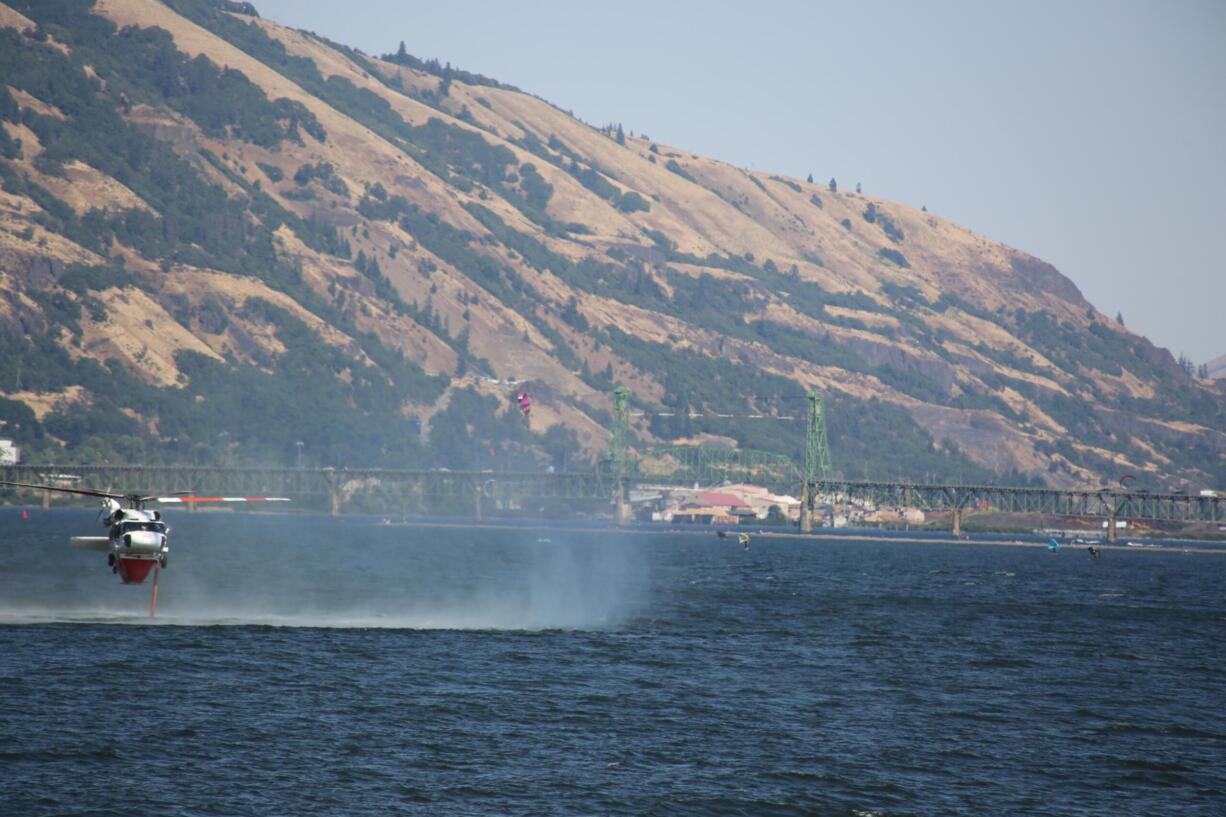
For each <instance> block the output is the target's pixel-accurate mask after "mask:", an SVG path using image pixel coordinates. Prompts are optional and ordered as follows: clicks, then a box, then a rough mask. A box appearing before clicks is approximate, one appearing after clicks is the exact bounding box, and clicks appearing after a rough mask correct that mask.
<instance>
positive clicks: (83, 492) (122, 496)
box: [0, 480, 128, 499]
mask: <svg viewBox="0 0 1226 817" xmlns="http://www.w3.org/2000/svg"><path fill="white" fill-rule="evenodd" d="M0 485H12V486H14V487H17V488H35V489H38V490H43V491H56V492H58V493H61V494H80V495H81V496H100V497H103V498H105V499H127V498H128V497H127V495H126V494H112V493H108V492H107V491H95V490H93V489H92V488H59V487H57V486H55V485H34V484H32V483H29V482H7V481H5V480H0Z"/></svg>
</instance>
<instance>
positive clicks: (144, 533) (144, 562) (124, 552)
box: [0, 480, 290, 616]
mask: <svg viewBox="0 0 1226 817" xmlns="http://www.w3.org/2000/svg"><path fill="white" fill-rule="evenodd" d="M0 485H9V486H13V487H16V488H33V489H36V490H43V491H55V492H57V493H61V494H77V495H79V496H92V497H96V498H99V499H101V500H102V510H100V511H99V512H98V521H99V522H100V523H101V525H102V527H104V528H106V529H107V535H106V536H73V537H72V538H71V540H70V542H71V544H72V546H73V547H74V548H77V549H78V550H96V551H100V552H102V553H105V554H106V562H107V564H108V565H109V566H110V568H111V572H112V573H114V574H116V575H118V576H119V579H120V581H122V582H123V583H124V584H143V583H144V581H145V579H147V578H148V577H149V573H150V571H154V574H153V602H152V605H151V606H150V609H149V615H151V616H152V615H153V614H154V611H155V610H156V609H157V576H158V574H157V571H158V570H164V569H165V568H166V565H167V557H168V556H169V554H170V545H169V544H168V542H167V538H168V537H169V535H170V527H169V526H168V525H167V524H166V522H165V521H164V520H163V519H162V512H161V511H157V510H145V505H146V504H148V503H150V502H159V503H164V504H165V503H181V504H195V503H202V502H289V501H290V500H289V498H288V497H281V496H191V495H190V492H189V491H182V492H178V493H174V494H171V495H169V496H153V495H145V494H116V493H111V492H109V491H96V490H93V489H92V488H60V487H58V486H54V485H34V484H31V483H26V482H6V481H3V480H0Z"/></svg>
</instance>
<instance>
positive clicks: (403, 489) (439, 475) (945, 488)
mask: <svg viewBox="0 0 1226 817" xmlns="http://www.w3.org/2000/svg"><path fill="white" fill-rule="evenodd" d="M0 479H3V480H6V481H10V482H25V483H35V484H48V485H56V486H59V487H74V486H78V485H79V486H81V487H85V486H88V487H90V488H94V489H98V490H114V491H116V492H123V493H126V492H130V491H141V492H146V493H148V494H153V495H165V494H171V493H175V492H192V493H196V494H202V495H214V496H256V495H284V496H289V497H291V498H301V499H307V498H310V499H312V500H318V501H322V502H326V504H327V507H328V508H329V509H330V510H331V512H332V513H333V514H339V513H340V512H341V511H342V509H343V508H344V506H345V505H346V504H348V503H350V502H351V501H352V500H353V498H354V497H355V496H357V495H372V496H374V497H376V498H377V499H378V500H380V501H381V502H382V503H383V505H384V507H393V508H395V507H401V508H412V509H418V508H426V507H428V506H429V505H432V504H434V503H435V502H436V501H437V500H438V499H439V498H444V497H445V498H451V499H452V500H454V501H455V502H454V504H455V505H458V506H460V507H468V508H469V509H470V511H471V513H472V514H473V515H474V516H475V517H476V518H478V519H480V518H481V515H482V512H483V508H486V509H488V508H489V507H490V503H495V504H498V505H505V504H507V503H520V504H521V506H522V504H523V503H524V502H537V501H541V500H561V501H577V500H586V501H591V502H593V503H609V502H613V501H617V502H619V503H624V504H627V505H628V500H627V497H628V494H629V489H630V488H631V487H634V486H642V485H669V484H690V483H691V481H692V476H690V475H687V476H686V477H685V478H676V479H674V478H671V477H669V476H650V475H640V474H635V473H630V474H625V475H624V476H620V477H619V476H618V475H617V474H616V473H613V472H603V471H600V470H597V471H589V472H556V473H545V472H490V471H447V470H430V471H424V470H404V469H387V468H343V469H335V468H228V467H220V466H155V465H55V464H49V465H31V464H22V465H8V466H3V467H0ZM774 487H776V488H781V489H785V490H793V491H797V492H798V493H799V494H800V495H802V496H805V495H807V496H808V497H811V498H812V502H811V503H810V505H811V504H813V502H820V503H834V504H838V503H843V502H853V501H855V502H865V503H873V504H875V505H877V506H878V507H883V506H884V507H896V508H918V509H920V510H924V511H931V512H947V513H950V514H951V515H952V525H953V530H954V532H955V533H956V534H958V533H961V525H962V519H963V515H964V514H965V513H967V512H968V511H971V510H992V511H999V512H1003V513H1034V514H1047V515H1052V516H1065V517H1073V518H1082V519H1101V520H1104V521H1106V522H1107V533H1108V537H1109V538H1111V539H1114V537H1115V532H1116V525H1115V522H1116V521H1117V520H1145V521H1155V522H1208V523H1219V524H1221V523H1226V497H1222V496H1217V495H1196V494H1185V493H1161V494H1159V493H1149V492H1146V491H1130V490H1115V489H1106V488H1104V489H1098V490H1062V489H1056V488H1011V487H1006V486H1000V485H934V484H927V483H910V482H875V481H859V480H832V479H819V480H816V481H814V482H811V483H809V484H807V485H804V484H802V483H800V482H792V483H791V484H778V485H775V486H774ZM42 493H43V501H44V504H46V503H48V502H49V497H50V493H49V492H42ZM810 509H811V508H810ZM618 516H619V517H620V518H622V519H625V518H628V516H629V514H628V513H625V512H623V513H619V514H618Z"/></svg>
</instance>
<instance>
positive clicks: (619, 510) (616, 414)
mask: <svg viewBox="0 0 1226 817" xmlns="http://www.w3.org/2000/svg"><path fill="white" fill-rule="evenodd" d="M629 433H630V389H628V388H626V387H625V386H618V387H617V388H616V389H614V391H613V434H612V437H611V438H610V439H609V458H610V459H611V460H612V465H613V477H614V479H615V480H616V487H615V489H614V494H613V503H614V513H615V514H616V516H615V518H614V521H615V522H616V523H617V524H618V525H628V524H630V516H631V511H630V488H629V486H628V485H627V483H626V476H627V473H628V471H629V466H630V463H629V461H628V460H627V458H626V442H627V438H628V436H629Z"/></svg>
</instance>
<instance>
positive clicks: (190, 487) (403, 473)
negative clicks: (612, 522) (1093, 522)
mask: <svg viewBox="0 0 1226 817" xmlns="http://www.w3.org/2000/svg"><path fill="white" fill-rule="evenodd" d="M613 408H614V410H613V425H612V429H611V432H610V443H609V453H608V456H607V457H606V458H605V459H604V460H603V461H601V462H599V463H598V464H597V466H596V467H595V468H594V469H593V470H591V471H559V472H555V471H552V470H549V471H498V472H493V471H452V470H449V469H446V468H437V469H433V470H413V469H394V468H301V467H297V468H288V467H265V468H259V467H226V466H192V465H187V466H153V465H109V464H102V465H54V464H48V465H32V464H21V465H6V466H0V480H4V481H9V482H24V483H27V484H47V485H56V486H59V487H64V488H68V487H74V486H77V485H80V486H82V487H84V486H88V487H90V488H93V489H95V490H114V491H116V492H128V491H133V490H139V491H142V492H145V493H147V494H149V495H167V494H173V493H194V494H198V495H210V496H257V495H284V496H289V497H291V498H295V499H300V500H309V501H311V502H320V503H322V504H325V506H326V507H328V508H329V509H330V510H331V512H332V513H333V514H334V515H336V514H339V513H340V512H341V510H342V508H343V507H344V506H346V505H347V504H349V503H351V502H352V501H354V500H355V498H357V497H372V496H373V497H375V498H376V500H377V502H376V504H377V505H378V507H379V508H380V509H381V510H383V511H387V510H388V509H393V508H399V509H400V510H401V511H403V512H410V511H411V512H430V511H436V510H437V509H438V508H440V507H446V508H448V509H449V510H451V511H453V512H455V511H457V510H459V511H461V512H465V509H466V512H467V513H469V514H471V515H472V516H474V517H475V518H477V519H481V517H482V514H483V513H484V512H485V511H487V510H489V509H491V508H492V507H501V508H506V507H518V508H525V507H530V506H531V505H532V504H538V505H541V506H542V507H543V506H544V504H546V503H549V502H551V501H554V502H556V503H558V504H559V505H564V506H567V507H573V506H574V505H575V503H577V502H587V503H590V504H591V506H592V507H593V508H596V507H600V506H601V505H605V504H606V503H607V504H612V505H613V506H614V509H615V510H614V514H615V519H616V520H617V522H618V523H619V524H626V523H628V522H629V521H630V518H631V508H630V490H631V489H632V488H634V487H642V486H653V485H656V486H667V485H691V484H695V483H698V484H705V485H713V484H718V483H721V482H722V483H728V482H753V483H757V484H760V485H765V486H767V487H771V488H775V489H780V490H784V491H795V492H797V494H798V495H799V496H800V499H801V510H800V529H801V531H803V532H808V531H810V530H812V528H813V522H814V513H815V510H816V508H817V506H818V505H819V504H830V505H838V504H843V503H852V502H859V503H864V504H867V503H872V504H873V505H875V506H876V507H892V508H898V509H904V508H916V509H919V510H923V511H929V512H946V513H949V514H950V518H951V525H952V528H953V532H954V534H955V535H960V534H961V532H962V521H963V516H964V514H966V513H967V512H968V511H970V510H992V511H999V512H1003V513H1029V514H1045V515H1050V516H1065V517H1070V518H1080V519H1101V520H1103V522H1104V523H1105V524H1106V528H1107V538H1108V540H1109V541H1115V538H1116V531H1117V525H1116V523H1117V522H1119V521H1123V520H1145V521H1152V522H1177V523H1183V522H1208V523H1218V524H1221V523H1224V522H1226V498H1224V497H1221V496H1218V495H1217V494H1215V493H1206V494H1200V495H1197V494H1187V493H1151V492H1148V491H1143V490H1132V489H1127V488H1124V487H1123V486H1121V488H1119V489H1116V488H1113V487H1104V488H1100V489H1081V490H1076V489H1075V490H1064V489H1058V488H1032V487H1025V488H1023V487H1008V486H1002V485H963V484H931V483H917V482H907V481H903V480H899V481H897V482H889V481H884V482H883V481H872V480H844V479H835V478H834V477H833V476H832V468H831V461H830V451H829V448H828V446H827V441H826V416H825V407H824V403H823V401H822V398H821V396H820V395H819V394H817V393H815V392H811V393H810V394H809V395H807V409H806V411H805V412H804V414H803V415H799V414H798V415H797V416H794V417H793V416H778V415H765V414H754V415H746V416H745V417H744V418H743V419H745V420H749V421H765V422H774V421H797V422H799V421H803V422H804V423H805V447H804V452H803V465H801V466H800V467H797V465H796V463H795V462H794V461H793V460H791V459H790V458H788V457H784V456H781V455H778V454H769V453H765V452H755V451H744V450H735V449H734V450H723V451H712V450H710V449H703V448H700V447H694V446H662V447H658V448H655V449H647V450H644V451H642V452H640V454H639V455H638V456H632V455H631V450H630V418H631V417H633V416H636V415H637V416H644V415H645V412H632V411H631V409H630V392H629V390H628V389H626V388H624V387H619V388H618V389H616V390H615V391H614V394H613ZM664 416H676V415H664ZM688 416H690V417H706V416H714V417H720V418H735V415H726V414H716V415H708V414H703V413H693V414H689V415H688ZM42 493H43V502H44V505H46V504H48V503H49V502H50V496H51V493H50V492H48V491H44V492H42ZM368 504H369V503H368Z"/></svg>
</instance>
